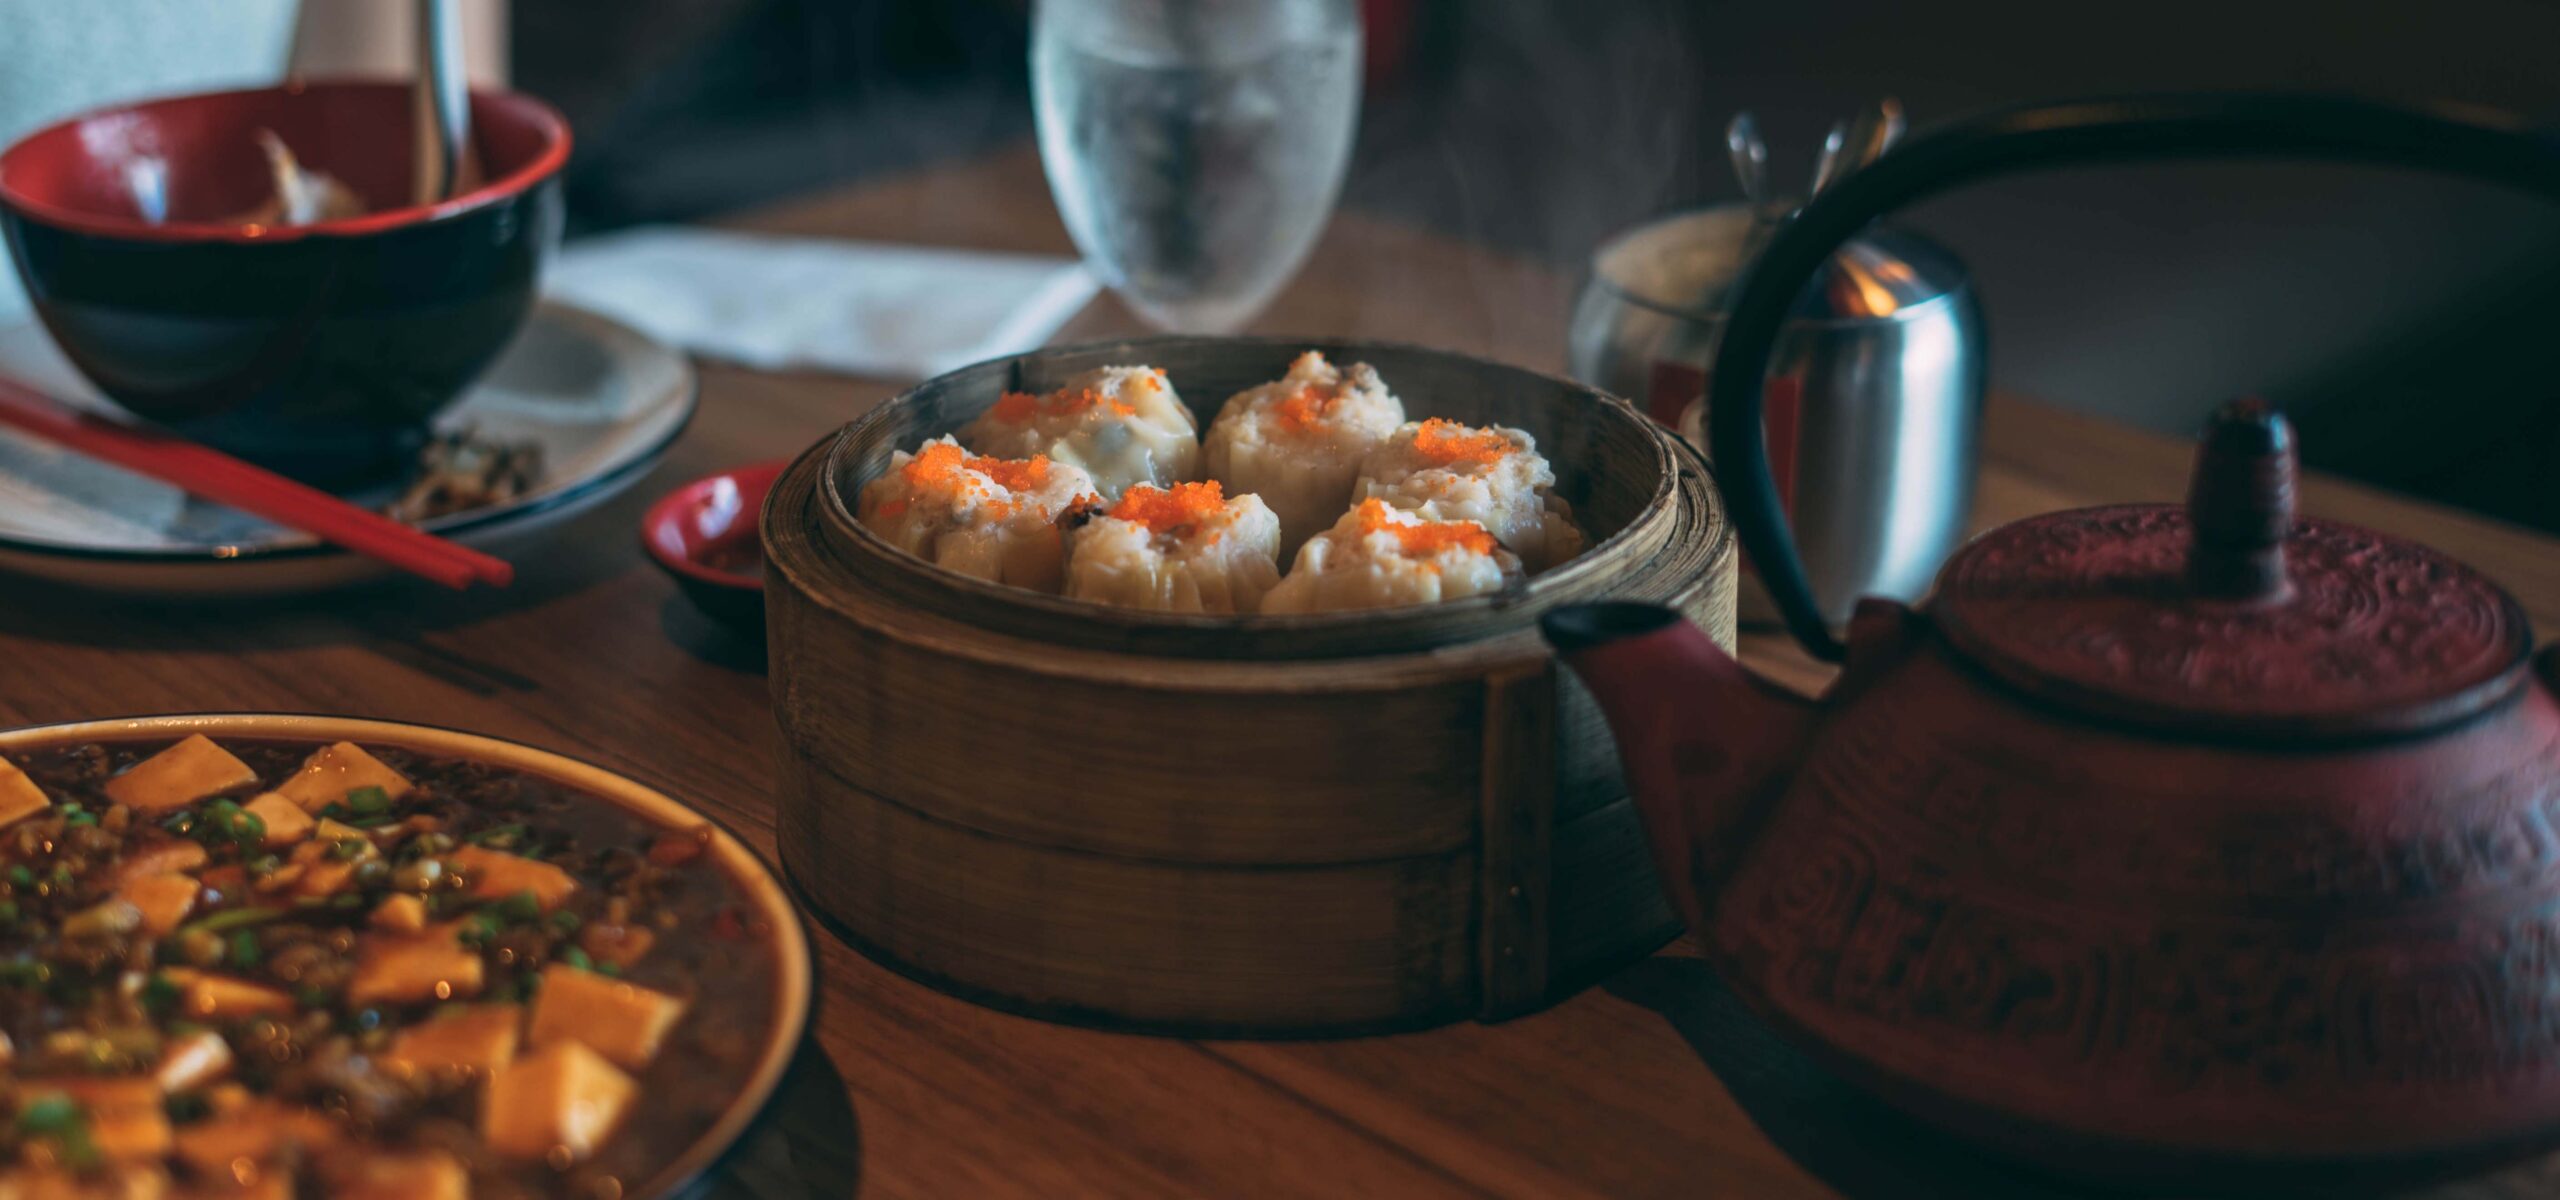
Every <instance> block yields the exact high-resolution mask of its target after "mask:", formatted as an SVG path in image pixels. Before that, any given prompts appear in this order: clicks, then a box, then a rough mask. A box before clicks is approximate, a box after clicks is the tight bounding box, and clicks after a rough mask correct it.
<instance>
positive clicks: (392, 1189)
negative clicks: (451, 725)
mask: <svg viewBox="0 0 2560 1200" xmlns="http://www.w3.org/2000/svg"><path fill="white" fill-rule="evenodd" d="M808 989H809V961H808V949H807V944H806V942H805V940H804V935H803V933H802V931H801V929H800V926H799V924H798V922H797V918H796V915H795V914H794V912H793V910H792V908H791V906H790V904H789V901H788V900H787V898H786V897H785V896H784V895H783V893H782V892H781V890H780V888H779V886H778V885H777V884H776V883H775V882H774V881H773V879H772V877H771V876H770V875H769V874H768V873H767V871H766V869H765V868H764V867H763V865H762V864H761V863H760V862H759V861H758V860H757V859H756V857H755V855H754V854H753V852H751V851H749V850H747V849H746V848H745V847H744V846H743V845H742V844H740V843H739V842H738V841H737V840H736V839H735V838H733V837H731V836H730V835H729V834H727V833H726V832H724V831H722V830H720V829H718V828H717V827H716V826H714V825H712V824H710V823H709V822H708V821H706V820H704V819H703V818H702V817H701V816H699V815H698V814H695V813H693V812H691V811H690V810H688V809H686V808H684V807H683V806H681V805H679V804H677V803H676V802H675V801H673V800H670V799H668V798H667V797H665V796H663V795H660V794H659V793H657V792H654V791H651V790H649V789H647V788H644V787H642V786H640V785H638V784H635V783H632V782H630V781H628V780H624V779H621V778H620V777H618V776H614V775H612V774H611V773H609V772H606V771H603V770H601V769H598V768H595V767H592V766H588V765H586V764H583V763H579V762H576V761H574V760H570V759H566V758H561V757H559V756H555V755H551V754H547V753H544V752H542V751H538V750H533V749H530V748H527V747H523V746H518V745H515V744H513V743H507V742H501V741H497V740H495V739H489V738H481V737H477V736H473V735H468V734H460V733H452V732H447V731H442V730H435V729H427V728H421V727H415V726H404V725H393V724H387V723H380V722H367V721H353V720H337V719H331V718H316V717H289V716H276V717H259V716H222V717H170V718H143V719H137V720H132V721H110V722H93V723H88V724H84V725H77V726H56V727H49V728H43V729H32V730H20V731H15V732H11V733H5V734H0V1083H4V1084H5V1104H6V1110H5V1111H6V1120H5V1123H0V1195H6V1196H13V1197H14V1196H27V1197H56V1196H60V1197H89V1196H98V1197H152V1196H172V1197H199V1196H202V1197H226V1196H238V1197H259V1198H262V1200H291V1198H304V1197H337V1196H345V1197H364V1198H381V1200H393V1198H399V1200H407V1198H415V1200H459V1198H462V1197H484V1198H485V1197H600V1198H603V1197H610V1198H619V1197H624V1196H645V1195H657V1194H663V1193H665V1192H667V1191H669V1190H672V1189H673V1188H674V1187H676V1186H678V1185H680V1184H681V1183H682V1182H683V1181H684V1180H686V1179H687V1178H690V1177H691V1176H693V1175H695V1174H697V1173H698V1172H699V1171H700V1170H702V1169H703V1168H704V1167H705V1166H706V1165H707V1164H708V1163H709V1162H710V1161H711V1160H712V1159H713V1158H715V1157H716V1156H717V1154H718V1153H719V1151H720V1150H721V1149H723V1148H724V1147H725V1146H726V1145H727V1144H728V1143H729V1142H731V1141H733V1140H735V1138H736V1137H737V1135H738V1134H739V1133H740V1132H741V1131H742V1130H743V1129H744V1127H745V1125H746V1124H747V1122H748V1120H749V1119H751V1118H752V1117H753V1115H754V1114H755V1112H756V1111H757V1110H758V1109H759V1108H760V1107H761V1106H762V1104H763V1102H764V1100H765V1099H766V1098H767V1097H768V1096H769V1095H770V1093H771V1091H772V1089H773V1087H774V1085H775V1083H776V1082H777V1081H778V1079H779V1077H780V1073H781V1071H782V1068H783V1066H784V1065H785V1063H786V1062H787V1060H788V1058H789V1055H790V1053H791V1051H792V1049H793V1048H794V1047H795V1046H796V1044H797V1042H798V1039H799V1036H800V1033H801V1030H802V1027H803V1025H804V1024H805V1020H806V1014H807V1005H808Z"/></svg>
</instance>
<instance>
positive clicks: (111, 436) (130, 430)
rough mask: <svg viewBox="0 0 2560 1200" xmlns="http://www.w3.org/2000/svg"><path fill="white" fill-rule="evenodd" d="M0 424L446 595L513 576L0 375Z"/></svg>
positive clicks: (369, 515)
mask: <svg viewBox="0 0 2560 1200" xmlns="http://www.w3.org/2000/svg"><path fill="white" fill-rule="evenodd" d="M0 425H8V426H12V427H14V428H17V429H22V430H25V431H26V432H28V433H32V434H34V435H36V436H37V437H40V438H43V439H45V440H46V441H50V442H58V443H61V444H62V445H64V446H68V447H70V448H71V449H73V450H76V451H79V452H80V453H82V454H86V455H88V456H89V457H91V458H95V459H100V460H103V461H106V462H110V463H114V464H115V465H117V466H120V467H123V468H125V469H127V470H130V471H135V472H138V473H140V474H144V475H149V476H151V477H152V478H154V479H158V480H161V481H163V482H165V483H170V484H174V485H176V486H178V487H181V488H185V489H186V490H187V491H189V492H191V493H193V494H195V495H198V496H202V497H204V498H205V499H207V500H212V501H216V502H218V503H222V504H228V505H230V506H231V507H233V508H236V509H239V510H240V511H242V512H245V513H250V514H252V515H255V516H260V517H264V518H266V519H267V520H270V521H273V522H275V523H276V524H278V525H283V526H287V527H290V528H293V529H299V530H301V531H303V532H305V533H308V534H311V535H312V536H314V537H317V538H319V539H320V540H322V541H325V542H328V543H331V544H332V545H336V546H339V547H341V548H344V549H347V550H352V551H354V552H355V553H358V554H361V555H364V556H365V557H367V558H371V559H375V560H377V561H380V562H385V563H389V564H390V565H392V566H395V567H398V568H400V569H401V570H403V571H407V572H409V573H411V574H413V575H420V576H424V577H425V578H428V579H432V580H434V581H436V582H437V583H441V584H443V585H444V586H446V587H449V588H454V589H457V590H459V589H462V588H467V587H470V586H471V585H472V584H473V583H475V582H478V583H486V584H489V585H491V586H494V587H505V586H506V585H507V584H508V583H510V582H512V581H513V580H514V579H515V568H514V567H511V566H508V565H507V564H506V563H505V562H504V561H502V560H499V559H496V558H491V557H490V556H488V555H486V554H482V553H480V552H479V551H477V550H473V549H471V548H470V547H467V546H461V545H456V544H454V543H452V542H448V541H446V540H444V539H443V538H440V537H437V536H435V535H433V534H429V533H423V532H420V531H419V530H417V529H415V528H413V527H411V526H408V525H403V524H401V523H400V522H398V521H394V520H392V519H391V518H389V517H386V516H383V515H382V514H380V513H377V512H372V511H369V510H367V509H362V508H358V507H356V506H355V505H352V504H349V503H347V502H346V501H344V500H341V499H339V498H337V497H336V496H332V495H330V494H329V493H327V492H324V491H321V490H320V489H318V488H314V487H307V486H305V485H303V484H299V483H295V482H294V481H292V480H290V479H287V478H285V477H284V476H281V475H278V474H275V473H274V472H271V471H267V470H264V469H262V468H259V467H253V466H251V465H249V464H248V463H245V462H242V461H240V460H239V459H236V458H233V457H231V456H229V455H227V454H223V453H222V452H220V451H218V450H213V449H210V448H208V447H205V446H201V445H198V444H196V443H194V442H190V441H188V440H186V439H185V438H181V437H178V436H177V435H175V434H171V433H165V432H162V431H160V430H156V429H149V428H145V427H142V426H137V425H127V424H125V423H123V422H121V421H115V420H110V419H108V418H106V417H102V416H99V415H97V414H95V413H88V412H82V411H79V410H77V409H74V408H72V407H70V406H69V405H66V404H63V403H61V402H60V401H57V400H54V399H53V398H52V397H49V396H46V395H44V394H43V393H41V392H37V391H35V390H34V389H32V388H29V387H27V386H26V385H25V384H22V383H18V382H16V381H14V380H11V379H6V378H0Z"/></svg>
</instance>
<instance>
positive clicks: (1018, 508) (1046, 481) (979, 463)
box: [855, 437, 1099, 592]
mask: <svg viewBox="0 0 2560 1200" xmlns="http://www.w3.org/2000/svg"><path fill="white" fill-rule="evenodd" d="M1098 502H1099V500H1098V498H1097V497H1095V496H1094V494H1093V480H1092V479H1091V478H1090V477H1088V476H1087V475H1086V474H1085V473H1084V472H1083V471H1082V470H1080V469H1078V468H1076V467H1073V466H1070V465H1068V464H1066V463H1062V462H1053V461H1051V460H1050V459H1048V458H1045V457H1038V456H1034V457H1031V458H1024V459H1004V458H985V457H979V456H976V455H972V454H970V453H968V452H967V451H965V450H963V449H961V447H960V443H958V442H955V441H953V440H951V439H950V438H948V437H942V438H936V439H934V440H933V441H930V442H926V443H925V444H924V445H922V446H920V447H917V448H916V452H915V453H913V454H908V453H906V452H905V451H899V452H898V453H896V454H894V455H891V456H890V459H889V469H888V470H886V471H883V472H881V473H880V477H879V478H877V479H874V480H872V481H871V482H870V483H868V484H865V485H863V488H862V495H861V498H860V499H859V501H858V502H857V503H856V505H855V508H856V512H855V517H856V519H858V520H860V521H861V522H862V525H863V527H864V528H866V529H869V530H870V531H871V532H873V533H876V534H878V535H880V536H881V537H882V538H885V539H887V540H888V541H889V542H890V544H892V545H895V546H896V547H897V548H899V549H901V550H904V551H906V552H907V553H909V554H912V555H915V556H916V557H918V558H921V559H923V560H925V561H926V562H929V563H932V564H934V565H935V566H938V567H942V568H945V569H947V570H952V571H958V572H960V573H961V574H963V575H973V576H976V577H977V578H980V579H986V580H992V581H994V582H996V583H1009V584H1012V585H1013V586H1015V587H1021V588H1030V589H1032V590H1033V591H1041V592H1055V591H1057V590H1058V586H1059V584H1060V582H1061V581H1062V580H1063V578H1064V576H1065V573H1066V542H1065V536H1064V534H1063V533H1062V532H1061V531H1060V529H1059V525H1058V518H1059V517H1060V516H1061V515H1063V514H1064V513H1065V512H1066V511H1067V510H1068V509H1070V508H1072V507H1075V506H1076V505H1078V504H1079V503H1098Z"/></svg>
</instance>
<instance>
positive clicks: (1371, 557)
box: [1262, 500, 1521, 613]
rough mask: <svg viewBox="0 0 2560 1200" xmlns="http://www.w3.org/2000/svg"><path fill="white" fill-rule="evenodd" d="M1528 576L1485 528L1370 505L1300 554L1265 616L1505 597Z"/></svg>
mask: <svg viewBox="0 0 2560 1200" xmlns="http://www.w3.org/2000/svg"><path fill="white" fill-rule="evenodd" d="M1520 578H1521V571H1520V560H1519V559H1518V558H1517V557H1514V556H1513V555H1512V553H1511V552H1510V551H1508V550H1505V549H1503V548H1502V546H1501V544H1500V543H1498V542H1496V541H1494V539H1493V535H1492V534H1490V533H1487V532H1485V529H1484V526H1482V525H1478V524H1476V523H1474V522H1472V521H1432V520H1426V519H1424V518H1422V517H1419V516H1416V515H1414V514H1412V513H1409V512H1405V511H1404V510H1402V509H1398V508H1392V507H1389V506H1388V505H1387V504H1386V502H1384V501H1381V500H1363V501H1361V502H1360V504H1359V505H1358V506H1357V507H1355V508H1353V509H1352V510H1351V511H1350V512H1348V513H1345V514H1343V517H1342V520H1341V521H1339V522H1337V523H1335V525H1334V527H1333V528H1331V529H1328V530H1326V531H1325V532H1323V533H1320V534H1317V535H1316V536H1315V537H1313V538H1310V539H1308V541H1307V544H1306V545H1305V546H1303V547H1300V548H1299V550H1298V561H1297V563H1296V565H1294V566H1291V567H1290V568H1289V575H1288V578H1285V579H1282V580H1281V581H1280V586H1278V587H1275V588H1273V589H1271V593H1270V594H1269V595H1267V596H1264V597H1263V598H1262V611H1264V612H1266V613H1309V612H1334V611H1339V610H1342V609H1352V608H1392V607H1396V606H1399V605H1406V604H1436V603H1438V602H1440V601H1443V600H1460V599H1464V598H1466V597H1468V596H1481V595H1484V594H1486V593H1488V592H1498V591H1501V590H1502V589H1503V588H1505V587H1507V586H1510V585H1511V584H1512V583H1513V582H1514V581H1516V580H1518V579H1520Z"/></svg>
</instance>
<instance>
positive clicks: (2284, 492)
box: [2187, 399, 2297, 604]
mask: <svg viewBox="0 0 2560 1200" xmlns="http://www.w3.org/2000/svg"><path fill="white" fill-rule="evenodd" d="M2296 460H2297V451H2296V450H2295V449H2294V439H2293V426H2292V424H2291V423H2290V422H2288V421H2286V420H2285V419H2284V414H2283V413H2280V412H2277V411H2276V410H2275V408H2274V407H2273V406H2271V405H2269V404H2268V403H2267V402H2266V401H2264V400H2255V399H2250V400H2234V401H2232V402H2230V403H2228V404H2225V405H2223V406H2222V407H2221V408H2220V409H2218V410H2216V411H2215V412H2214V414H2213V417H2212V419H2211V420H2210V421H2209V422H2208V423H2207V424H2206V426H2205V434H2204V441H2203V444H2202V445H2200V446H2199V447H2197V449H2196V468H2195V478H2194V480H2193V482H2192V483H2190V485H2189V487H2188V491H2187V520H2188V523H2189V524H2190V525H2192V526H2193V527H2194V530H2195V543H2194V545H2193V546H2192V547H2191V548H2190V549H2189V550H2188V552H2187V584H2188V586H2189V587H2191V588H2193V589H2194V591H2195V593H2196V595H2198V596H2199V597H2202V598H2205V599H2212V600H2229V601H2238V602H2242V603H2256V604H2272V603H2276V602H2278V601H2282V600H2284V599H2286V598H2287V596H2288V595H2289V594H2290V593H2291V591H2292V587H2291V585H2290V584H2289V583H2288V582H2287V580H2286V573H2285V562H2284V546H2285V539H2286V537H2287V535H2289V534H2291V533H2292V532H2293V494H2294V475H2295V473H2296Z"/></svg>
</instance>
